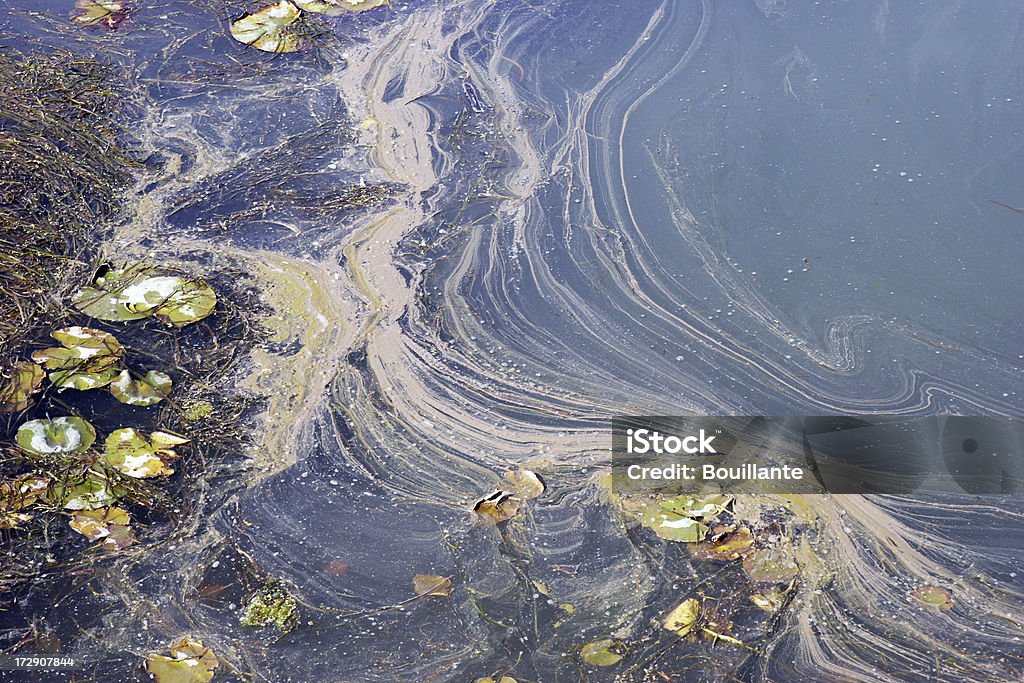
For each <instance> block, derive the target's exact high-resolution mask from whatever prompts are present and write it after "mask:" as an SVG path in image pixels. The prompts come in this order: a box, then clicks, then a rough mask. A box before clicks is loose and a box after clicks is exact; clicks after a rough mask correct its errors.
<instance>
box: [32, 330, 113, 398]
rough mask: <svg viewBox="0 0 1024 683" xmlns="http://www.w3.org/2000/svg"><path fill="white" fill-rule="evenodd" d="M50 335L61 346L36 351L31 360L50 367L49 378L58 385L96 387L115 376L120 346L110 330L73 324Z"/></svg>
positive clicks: (105, 383)
mask: <svg viewBox="0 0 1024 683" xmlns="http://www.w3.org/2000/svg"><path fill="white" fill-rule="evenodd" d="M50 336H52V337H53V338H54V339H56V340H57V341H59V342H60V343H61V346H60V347H56V346H54V347H51V348H48V349H42V350H41V351H36V352H35V353H33V354H32V360H34V361H35V362H37V363H40V364H42V365H43V366H44V367H45V368H46V369H47V370H52V372H51V373H50V381H51V382H53V383H54V384H55V385H57V386H58V387H60V388H61V389H69V388H70V389H78V390H79V391H85V390H88V389H96V388H98V387H103V386H106V385H107V384H110V382H111V381H112V380H113V379H114V378H115V377H117V373H118V366H119V365H120V362H121V357H122V356H123V355H124V347H123V346H121V343H120V342H119V341H117V339H116V338H115V337H114V336H113V335H112V334H108V333H106V332H102V331H100V330H94V329H92V328H91V327H78V326H75V327H65V328H62V329H59V330H55V331H54V332H52V333H51V335H50Z"/></svg>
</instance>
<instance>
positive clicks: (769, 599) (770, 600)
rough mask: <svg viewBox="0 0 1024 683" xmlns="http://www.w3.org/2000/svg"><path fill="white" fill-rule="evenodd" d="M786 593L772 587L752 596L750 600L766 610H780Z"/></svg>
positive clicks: (772, 611) (770, 611)
mask: <svg viewBox="0 0 1024 683" xmlns="http://www.w3.org/2000/svg"><path fill="white" fill-rule="evenodd" d="M784 598H785V595H784V594H783V593H782V592H781V591H780V590H778V589H777V588H770V589H768V590H766V591H762V592H760V593H754V594H753V595H751V596H750V601H751V602H752V603H754V604H755V605H757V606H758V607H760V608H761V609H763V610H764V611H765V612H769V613H774V612H778V611H779V608H781V607H782V604H783V600H784Z"/></svg>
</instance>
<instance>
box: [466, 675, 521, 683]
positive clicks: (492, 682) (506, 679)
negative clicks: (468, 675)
mask: <svg viewBox="0 0 1024 683" xmlns="http://www.w3.org/2000/svg"><path fill="white" fill-rule="evenodd" d="M473 683H519V682H518V681H517V680H516V679H514V678H512V677H511V676H502V677H501V678H494V677H493V676H487V677H486V678H478V679H476V680H475V681H473Z"/></svg>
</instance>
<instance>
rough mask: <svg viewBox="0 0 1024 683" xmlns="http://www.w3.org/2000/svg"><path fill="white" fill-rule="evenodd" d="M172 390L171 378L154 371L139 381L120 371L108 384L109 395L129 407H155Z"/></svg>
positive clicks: (125, 371) (124, 371) (128, 373)
mask: <svg viewBox="0 0 1024 683" xmlns="http://www.w3.org/2000/svg"><path fill="white" fill-rule="evenodd" d="M172 388H173V384H172V382H171V378H170V377H169V376H168V375H166V374H164V373H162V372H158V371H156V370H150V371H149V372H147V373H146V376H145V377H140V378H139V379H134V378H132V376H131V373H130V372H128V371H127V370H122V371H121V372H120V374H118V375H117V376H116V377H115V378H114V380H113V381H112V382H111V383H110V393H111V394H113V395H114V398H116V399H117V400H118V401H120V402H121V403H127V404H128V405H131V406H151V405H155V404H157V403H159V402H160V401H162V400H164V399H165V398H167V397H168V396H170V395H171V389H172Z"/></svg>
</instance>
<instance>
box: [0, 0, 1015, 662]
mask: <svg viewBox="0 0 1024 683" xmlns="http://www.w3.org/2000/svg"><path fill="white" fill-rule="evenodd" d="M70 4H71V3H70V2H64V1H62V0H52V1H49V2H45V3H35V2H32V3H30V2H25V1H23V0H14V1H13V2H8V3H7V5H6V8H7V10H8V11H7V13H6V15H5V16H4V18H3V19H2V22H3V23H2V27H3V31H4V33H5V34H6V35H7V36H8V39H7V40H5V42H7V43H8V44H10V45H12V46H16V47H18V48H20V49H25V48H26V47H28V46H30V45H42V46H47V47H51V48H52V47H64V48H68V49H73V50H76V51H79V52H81V53H83V54H90V55H93V54H95V55H100V56H101V57H102V58H103V59H105V60H110V61H112V62H113V63H115V64H117V65H119V68H123V70H124V76H125V82H126V84H129V85H130V86H131V87H132V88H135V89H136V90H138V91H139V92H141V93H143V94H144V97H145V103H146V107H145V111H146V116H145V118H144V120H141V121H138V122H134V123H133V125H132V132H133V134H134V135H135V136H136V137H137V140H138V142H137V145H138V147H139V150H140V153H142V154H146V155H148V154H154V155H156V158H157V159H158V160H159V164H158V165H157V166H158V168H157V170H155V171H153V172H152V177H148V178H146V179H145V181H144V182H141V183H140V186H139V187H138V188H137V190H136V192H135V193H134V194H133V196H132V197H131V198H130V200H131V203H132V206H133V213H132V215H131V217H130V219H129V220H128V221H126V222H125V224H124V225H121V226H117V228H116V230H115V236H114V238H113V240H112V241H111V244H110V247H109V250H110V252H111V253H114V252H118V251H120V252H122V253H137V254H144V253H153V254H155V255H156V256H158V257H162V258H167V259H179V258H180V259H183V260H185V261H188V260H191V259H202V260H207V261H212V262H222V261H228V260H230V261H231V262H233V263H238V264H241V265H242V267H243V268H244V269H246V270H248V271H249V272H251V273H252V274H253V276H254V277H255V278H256V282H257V285H258V287H259V288H260V289H261V291H262V292H263V293H264V296H265V298H266V299H267V300H268V303H269V304H270V305H271V306H273V307H274V308H275V310H276V311H277V314H276V317H275V318H274V319H273V320H272V322H271V327H272V330H273V332H274V335H275V338H274V344H273V345H272V346H271V350H270V351H269V352H261V353H259V354H258V355H257V357H256V359H255V361H254V363H253V366H252V367H251V368H250V370H251V373H250V374H249V376H248V377H239V384H240V385H242V386H244V387H247V388H249V389H255V390H257V391H261V392H264V393H266V394H268V395H269V396H270V397H271V398H270V408H269V414H268V415H267V417H266V426H265V435H264V445H263V446H262V447H260V448H257V449H255V452H254V453H253V454H252V465H251V467H250V468H249V469H247V470H246V471H244V472H239V473H237V475H236V476H235V477H234V478H228V479H227V482H228V483H225V484H223V485H224V486H226V487H228V490H231V491H232V495H231V497H230V500H229V501H228V502H227V503H226V504H222V502H221V497H219V496H211V497H209V498H205V499H203V500H206V501H207V503H206V506H205V508H203V507H201V508H200V512H198V513H196V515H195V520H194V523H193V524H189V525H187V526H186V527H184V529H183V530H180V531H178V532H177V533H176V534H174V535H173V536H172V540H171V541H169V542H168V543H167V544H165V545H164V546H163V550H162V551H161V552H158V553H155V554H154V555H153V556H152V557H150V558H148V559H146V560H144V561H143V562H141V563H140V564H138V565H134V566H132V567H130V568H126V569H125V571H126V572H127V576H128V577H129V582H128V583H129V584H130V585H131V586H132V588H130V589H129V588H126V587H125V585H124V584H121V583H118V582H114V581H111V582H109V584H108V585H105V586H104V587H103V588H102V591H103V593H104V595H105V596H106V598H107V606H106V612H105V613H104V618H103V619H100V620H97V619H90V620H88V624H89V626H88V627H87V629H86V632H85V634H84V635H83V636H82V637H81V638H79V639H78V640H75V641H74V642H70V643H67V644H66V648H67V649H69V650H71V651H73V652H75V653H76V654H78V655H80V656H82V657H83V658H86V659H88V660H89V661H90V662H91V663H92V664H93V667H94V668H91V669H90V672H89V677H83V678H81V679H80V680H98V681H125V680H134V678H133V676H136V673H137V667H138V662H139V661H140V659H139V657H138V656H137V655H139V654H140V653H145V652H148V651H156V650H161V649H163V648H164V647H165V645H166V643H167V642H169V641H170V640H171V639H172V638H174V637H176V636H178V635H180V634H182V633H186V632H188V633H192V634H194V635H196V636H198V637H201V638H202V640H203V641H204V642H205V643H207V644H208V645H211V646H212V647H214V648H215V649H216V651H217V652H218V653H219V654H221V655H222V657H223V659H224V661H225V662H226V663H229V664H230V667H231V668H233V669H235V670H236V671H235V673H234V674H232V673H231V672H230V671H229V670H228V666H225V667H224V669H222V670H221V671H220V672H219V673H218V674H217V677H216V678H215V679H214V680H215V681H219V680H245V679H244V678H243V677H242V674H252V675H253V676H254V678H253V679H252V680H262V681H275V682H277V681H281V682H285V681H308V682H312V681H346V682H349V681H352V682H355V681H397V680H401V681H473V680H474V679H476V678H477V677H483V676H495V677H497V676H499V675H509V676H513V677H515V678H516V679H518V680H519V681H578V680H579V681H583V680H587V681H605V680H607V681H611V680H624V681H634V680H635V681H645V680H653V681H659V680H673V681H721V680H742V681H762V680H772V681H803V680H807V681H812V680H829V681H964V680H971V681H1007V680H1018V679H1020V677H1021V676H1022V675H1024V674H1022V671H1024V663H1022V658H1021V652H1024V648H1022V646H1021V641H1020V638H1021V637H1022V635H1024V634H1022V632H1021V631H1022V626H1021V620H1022V619H1024V617H1022V611H1021V604H1022V600H1021V597H1022V596H1021V590H1022V579H1021V576H1020V575H1018V571H1017V568H1018V567H1019V566H1020V563H1021V560H1022V541H1024V537H1022V535H1021V531H1020V525H1021V520H1022V516H1021V515H1022V513H1024V509H1022V506H1021V504H1020V500H1019V499H1004V498H999V499H996V498H994V497H988V498H977V497H970V498H968V497H966V496H965V497H963V498H949V499H934V498H933V499H927V500H921V499H912V498H898V497H880V496H876V497H862V496H834V497H826V496H811V497H806V498H805V499H803V500H798V501H790V502H789V506H790V507H789V508H788V509H789V510H796V511H797V512H785V511H784V510H785V509H786V508H783V507H782V504H783V502H784V501H781V500H779V499H773V498H772V497H756V496H751V497H750V500H749V501H746V502H745V503H744V505H746V507H745V508H744V510H743V511H745V512H746V514H749V515H751V517H752V518H755V517H757V518H774V517H773V516H780V519H782V522H781V523H782V525H783V526H784V527H786V528H787V529H792V530H793V531H792V534H793V538H794V539H796V540H795V541H794V545H795V546H799V547H800V548H801V550H800V558H801V562H802V564H803V567H804V573H803V575H802V578H801V581H800V584H799V587H798V589H797V592H796V597H795V598H794V599H793V601H792V602H791V603H790V604H789V605H788V607H787V608H786V609H785V610H784V611H783V612H782V613H780V614H778V615H775V616H773V617H772V618H766V617H765V616H764V615H763V614H761V613H758V611H757V610H756V609H754V608H753V607H752V606H751V604H750V603H749V601H747V600H746V594H748V593H749V592H750V591H751V589H750V588H749V587H748V586H746V579H745V578H744V577H743V575H742V572H740V571H739V570H738V569H737V568H736V567H735V566H725V567H724V568H723V567H722V566H720V565H709V564H708V563H704V564H701V563H700V562H696V561H694V560H692V559H691V558H690V557H689V555H688V554H687V552H686V551H685V550H684V549H681V547H680V546H681V544H667V545H666V544H663V543H661V542H658V541H657V539H654V538H653V537H650V536H645V535H644V534H643V533H642V531H643V530H638V529H636V528H633V527H631V526H630V525H629V524H627V523H625V521H624V520H623V519H622V518H621V516H619V515H616V514H615V513H613V511H612V509H611V508H610V506H609V505H608V504H607V498H606V494H605V492H604V491H603V489H602V487H601V486H600V484H599V482H598V477H599V476H600V473H601V471H602V468H603V466H605V465H606V464H607V462H606V461H607V455H608V451H607V447H608V437H607V434H606V432H605V424H604V422H603V420H604V419H605V418H606V417H607V416H609V415H612V414H619V413H632V414H676V413H686V412H701V413H704V412H706V413H711V414H715V413H720V414H802V413H844V412H851V413H854V412H859V411H866V412H874V411H878V412H891V413H912V414H933V413H949V414H995V415H1002V414H1015V413H1020V411H1021V408H1022V407H1024V403H1022V396H1021V394H1020V390H1021V362H1022V361H1021V359H1022V357H1024V355H1022V354H1024V344H1022V338H1021V320H1022V315H1021V314H1022V312H1024V311H1022V306H1021V301H1022V299H1021V286H1022V284H1024V282H1022V275H1021V272H1022V271H1021V269H1020V268H1019V264H1020V263H1021V261H1022V257H1024V246H1022V240H1021V239H1020V238H1021V235H1022V231H1024V215H1022V214H1021V213H1020V212H1018V211H1014V210H1013V209H1012V208H1007V206H1004V205H1008V206H1009V207H1022V206H1024V194H1022V190H1021V187H1022V185H1021V180H1022V179H1024V168H1022V164H1024V161H1022V156H1021V153H1020V151H1021V144H1022V139H1021V126H1020V121H1021V120H1022V114H1024V112H1022V103H1024V88H1022V86H1024V70H1022V68H1021V67H1022V66H1024V41H1022V38H1021V21H1022V13H1024V7H1021V5H1020V4H1019V3H1018V2H1011V1H1009V0H995V1H992V2H986V3H965V2H960V1H955V0H939V1H936V2H929V3H916V4H911V3H891V6H890V2H888V0H882V1H880V2H857V3H850V2H824V3H813V4H812V3H795V2H790V3H786V2H781V1H774V0H758V1H756V2H741V1H739V0H736V1H727V2H710V1H705V2H695V1H683V0H676V1H671V0H670V1H668V2H665V3H658V2H648V1H647V0H642V1H641V2H633V3H626V2H616V1H614V0H608V1H605V0H601V1H600V2H568V3H561V4H558V3H521V2H498V3H494V4H488V3H482V2H464V3H458V2H456V3H447V4H443V5H437V4H433V3H405V4H397V3H396V4H395V5H394V6H393V7H392V8H390V9H388V8H383V9H379V10H375V11H372V12H367V13H363V14H359V15H352V16H346V17H343V18H338V19H328V20H325V21H324V23H323V29H324V31H325V35H324V36H323V37H322V41H321V42H322V44H321V46H320V47H319V48H318V49H316V50H312V51H309V52H304V53H300V54H296V55H277V56H268V55H264V54H260V53H258V52H257V51H255V50H252V49H246V48H244V47H242V46H240V45H238V44H236V43H234V42H233V41H232V40H231V38H230V37H229V36H228V35H227V20H228V19H229V18H231V17H234V16H237V15H238V14H239V13H240V12H241V11H242V10H244V9H245V7H244V6H242V5H238V4H235V5H230V4H224V3H217V2H213V1H211V2H209V3H203V2H194V3H187V2H155V1H154V2H147V3H144V5H143V4H142V3H140V5H142V6H140V10H139V11H138V13H137V14H136V16H135V19H134V23H133V24H132V25H131V26H129V27H127V28H126V29H125V30H122V31H117V32H103V31H89V30H84V29H81V28H76V27H72V26H70V25H69V22H68V21H67V15H68V12H69V5H70ZM154 163H156V162H154ZM353 186H373V187H386V188H389V192H393V198H392V199H390V200H389V201H387V202H384V203H382V204H379V205H375V206H373V207H372V208H369V209H359V210H356V209H353V208H352V207H351V206H349V205H346V204H345V203H344V202H343V201H342V200H341V199H339V197H341V196H343V192H342V191H343V190H344V189H345V188H351V187H353ZM520 464H525V465H526V466H530V467H532V468H534V469H537V470H538V471H541V472H543V474H544V476H545V481H546V483H547V484H548V489H547V491H546V492H545V494H544V495H543V496H542V497H541V498H539V499H538V500H537V501H535V502H533V503H531V504H530V506H529V512H528V513H527V514H524V515H522V516H521V517H520V518H517V519H516V520H513V521H512V522H510V523H508V524H507V525H504V526H502V527H498V528H495V527H480V526H479V525H477V524H475V523H474V520H473V519H472V516H471V515H470V513H469V510H470V508H471V507H472V504H473V501H474V500H476V499H477V498H479V497H480V496H482V495H485V494H487V493H488V492H490V491H491V490H492V489H493V488H494V486H495V485H496V484H497V482H498V479H499V477H500V476H501V474H502V472H503V471H504V470H506V469H508V468H509V467H513V466H516V465H520ZM232 487H233V488H232ZM209 501H217V502H216V503H213V502H209ZM743 511H740V512H743ZM239 551H240V552H244V553H246V554H247V555H249V556H251V557H252V558H253V560H254V561H255V562H256V563H257V564H258V565H259V566H260V567H261V568H262V569H263V570H264V571H266V572H267V573H268V574H270V575H273V576H275V577H278V578H280V579H283V580H285V581H286V582H289V583H290V584H292V585H293V586H294V588H295V590H296V593H297V595H298V596H299V597H300V598H301V601H302V603H303V608H302V621H301V624H300V627H299V628H298V629H296V630H295V631H293V632H291V633H289V634H286V635H281V634H278V633H276V632H274V631H272V630H258V631H254V630H252V629H243V628H242V627H240V626H239V625H238V618H237V615H238V611H239V605H240V604H241V601H242V600H243V599H244V594H243V593H242V591H241V590H240V588H239V586H238V583H237V582H238V573H239V572H240V571H241V569H240V567H241V565H242V562H241V560H239V557H240V554H239ZM421 573H429V574H439V575H444V576H450V577H453V584H454V592H453V595H452V596H451V598H448V599H432V600H425V601H418V602H409V599H410V597H412V593H411V577H412V576H413V575H415V574H421ZM923 583H935V584H940V585H944V586H948V587H950V588H951V589H952V591H953V593H954V595H955V601H956V606H955V607H954V609H953V610H952V611H950V612H946V613H938V612H925V611H922V610H920V609H919V608H918V607H916V606H915V605H914V604H913V603H912V602H911V601H910V600H909V599H908V597H907V596H908V593H909V591H911V590H912V589H913V588H914V587H915V586H918V585H921V584H923ZM220 584H225V585H228V584H230V585H231V587H230V588H228V589H227V590H225V591H224V592H223V593H220V594H219V597H215V598H204V597H202V596H201V595H200V592H201V591H202V588H203V587H204V586H210V585H220ZM691 594H700V595H706V596H710V599H711V600H712V601H714V602H715V603H716V604H719V605H720V606H721V607H720V609H721V612H722V613H723V614H726V615H727V616H728V618H729V619H730V620H731V621H732V622H733V623H734V624H735V630H734V631H733V633H734V634H735V635H736V636H737V637H738V638H740V639H741V640H743V641H744V642H745V643H750V644H751V646H752V649H744V648H740V647H736V646H732V645H729V644H727V643H718V644H717V645H715V644H713V643H710V642H708V641H706V640H692V639H691V640H690V641H683V642H678V643H677V642H674V639H672V638H668V637H667V636H668V635H670V634H668V633H667V632H666V631H664V630H663V629H660V627H659V626H658V624H657V621H656V620H657V618H658V617H659V615H660V614H662V613H663V612H664V611H665V610H666V609H668V608H671V607H672V606H674V605H675V604H678V602H679V601H680V600H681V599H683V598H685V597H688V596H689V595H691ZM560 605H563V606H564V605H572V611H571V613H570V611H569V610H567V609H565V608H564V607H560ZM53 618H55V619H58V620H60V619H63V618H67V619H73V615H71V614H65V615H62V614H61V613H58V614H57V615H55V616H54V617H53ZM611 635H614V636H615V637H617V638H621V639H622V640H623V641H624V642H625V643H626V644H627V645H628V650H629V655H628V657H627V658H626V659H625V660H624V662H623V663H622V664H620V665H618V666H616V667H612V668H608V669H597V668H593V667H587V666H586V665H584V664H583V663H582V662H581V661H580V659H579V657H578V655H577V653H578V649H579V646H580V645H582V644H583V643H585V642H587V641H589V640H593V639H596V638H604V637H609V636H611ZM12 676H13V675H11V676H8V678H3V675H2V674H0V679H3V680H8V679H9V680H17V679H16V678H14V677H12Z"/></svg>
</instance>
